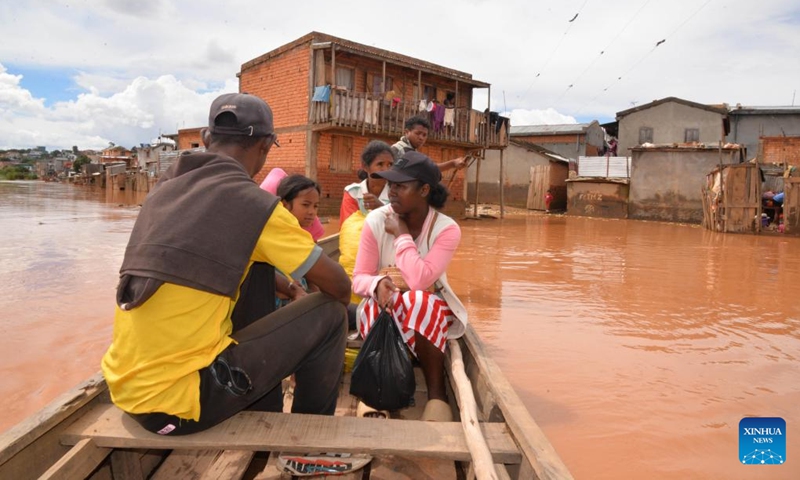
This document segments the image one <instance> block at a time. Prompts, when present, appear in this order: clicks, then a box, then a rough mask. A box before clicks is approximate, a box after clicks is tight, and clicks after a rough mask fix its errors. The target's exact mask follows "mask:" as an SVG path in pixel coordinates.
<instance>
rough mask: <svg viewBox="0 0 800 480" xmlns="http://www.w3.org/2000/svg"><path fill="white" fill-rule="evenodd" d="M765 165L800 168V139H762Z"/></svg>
mask: <svg viewBox="0 0 800 480" xmlns="http://www.w3.org/2000/svg"><path fill="white" fill-rule="evenodd" d="M761 146H762V147H761V148H762V152H763V157H762V160H761V161H762V162H763V163H783V164H785V165H795V166H800V137H761Z"/></svg>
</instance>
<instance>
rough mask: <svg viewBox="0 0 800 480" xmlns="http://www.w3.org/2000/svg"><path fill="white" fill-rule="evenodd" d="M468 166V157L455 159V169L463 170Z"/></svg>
mask: <svg viewBox="0 0 800 480" xmlns="http://www.w3.org/2000/svg"><path fill="white" fill-rule="evenodd" d="M466 166H467V157H458V158H454V159H453V168H455V169H456V170H461V169H462V168H466Z"/></svg>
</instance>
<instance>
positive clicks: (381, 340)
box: [350, 310, 417, 410]
mask: <svg viewBox="0 0 800 480" xmlns="http://www.w3.org/2000/svg"><path fill="white" fill-rule="evenodd" d="M416 386H417V385H416V381H415V380H414V366H413V365H412V364H411V359H410V358H409V356H408V351H407V350H406V344H405V342H403V336H402V335H401V334H400V330H398V328H397V325H396V324H395V322H394V320H393V319H392V316H391V314H390V313H389V312H387V311H386V310H381V313H380V315H378V318H377V319H376V320H375V324H374V325H373V326H372V329H370V331H369V333H368V334H367V338H366V339H365V340H364V344H363V345H362V346H361V351H360V352H358V356H357V357H356V361H355V364H354V366H353V373H352V375H351V376H350V394H351V395H355V396H357V397H359V398H360V399H361V401H362V402H364V403H365V404H367V405H369V406H370V407H372V408H375V409H377V410H400V409H401V408H406V407H407V406H409V405H411V401H412V400H413V398H414V390H415V389H416Z"/></svg>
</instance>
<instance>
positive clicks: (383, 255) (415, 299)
mask: <svg viewBox="0 0 800 480" xmlns="http://www.w3.org/2000/svg"><path fill="white" fill-rule="evenodd" d="M374 175H377V176H379V177H381V178H385V179H386V180H387V181H388V184H389V201H390V204H389V205H386V206H384V207H381V208H379V209H377V210H374V211H372V212H371V213H370V214H369V215H368V216H367V219H366V221H365V224H364V229H363V230H362V232H361V241H360V244H359V249H358V256H357V257H356V265H355V269H354V271H353V291H354V292H355V293H357V294H358V295H361V296H363V297H364V300H363V301H362V302H361V304H360V305H359V331H360V332H361V335H362V337H365V338H366V336H367V335H368V334H369V331H370V328H371V327H372V325H373V323H374V322H375V320H376V319H377V317H378V314H379V313H380V311H381V309H388V310H389V311H390V312H391V314H392V317H393V318H394V320H395V322H396V323H397V325H398V327H399V328H400V331H401V332H402V334H403V338H404V340H405V342H406V344H407V345H408V347H409V348H410V349H411V351H412V352H413V353H414V355H416V357H417V358H418V359H419V361H420V364H421V366H422V371H423V373H424V375H425V383H426V385H427V387H428V403H427V404H426V406H425V410H424V413H423V417H422V418H423V419H425V420H434V421H450V420H452V414H451V412H450V407H449V405H448V404H447V394H446V389H445V381H444V352H445V349H446V345H447V339H448V338H458V337H460V336H461V335H463V333H464V330H465V325H466V322H467V314H466V310H465V309H464V306H463V305H462V304H461V302H460V301H459V300H458V297H456V296H455V294H454V293H453V291H452V289H451V288H450V285H449V284H448V283H447V274H446V273H445V271H446V270H447V266H448V265H449V264H450V260H451V259H452V258H453V254H454V253H455V250H456V248H457V247H458V243H459V241H460V240H461V230H460V229H459V227H458V224H457V223H456V222H455V221H454V220H453V219H451V218H450V217H448V216H446V215H444V214H442V213H440V212H439V211H438V210H437V209H439V208H441V207H443V206H444V204H445V201H446V200H447V189H446V188H445V187H444V186H442V185H441V184H440V183H439V182H440V181H441V179H442V174H441V171H440V170H439V168H438V167H437V166H436V164H435V163H433V161H431V159H430V158H428V157H427V156H425V155H423V154H421V153H419V152H415V151H410V152H407V153H405V154H404V155H403V156H402V157H401V158H400V159H398V160H397V161H396V162H395V164H394V165H393V166H392V168H391V169H390V170H386V171H383V172H378V173H375V174H374ZM387 267H394V268H396V270H399V273H400V275H401V277H402V282H400V281H399V279H397V280H398V282H395V281H394V280H393V279H392V278H391V277H390V276H388V275H382V274H381V270H383V269H385V268H387ZM397 283H405V284H406V285H407V290H406V289H405V288H403V290H401V287H405V285H397ZM359 408H360V410H361V411H362V412H364V410H365V408H364V407H363V404H362V405H360V406H359ZM373 414H374V412H373Z"/></svg>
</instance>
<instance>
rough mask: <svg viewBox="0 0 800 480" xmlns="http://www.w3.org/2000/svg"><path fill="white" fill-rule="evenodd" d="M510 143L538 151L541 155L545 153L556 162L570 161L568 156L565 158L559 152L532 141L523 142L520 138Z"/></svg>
mask: <svg viewBox="0 0 800 480" xmlns="http://www.w3.org/2000/svg"><path fill="white" fill-rule="evenodd" d="M510 143H511V144H512V145H516V146H518V147H522V148H524V149H526V150H529V151H532V152H536V153H539V154H541V155H544V156H545V157H547V158H549V159H550V160H553V161H556V162H562V163H569V159H568V158H564V157H562V156H561V155H559V154H557V153H555V152H552V151H550V150H548V149H546V148H544V147H543V146H541V145H536V144H535V143H530V142H523V141H520V140H510Z"/></svg>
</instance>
